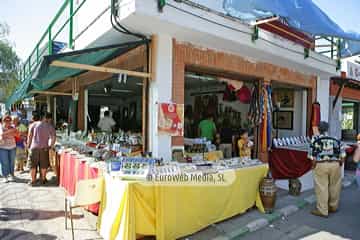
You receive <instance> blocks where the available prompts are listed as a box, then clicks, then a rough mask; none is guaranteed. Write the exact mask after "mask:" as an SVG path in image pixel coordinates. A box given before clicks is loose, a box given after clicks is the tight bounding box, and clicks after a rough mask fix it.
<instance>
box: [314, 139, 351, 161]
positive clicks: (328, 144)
mask: <svg viewBox="0 0 360 240" xmlns="http://www.w3.org/2000/svg"><path fill="white" fill-rule="evenodd" d="M345 157H346V152H345V148H344V146H342V145H341V142H340V141H338V140H337V139H335V138H331V137H328V136H326V135H319V136H314V137H313V138H312V140H311V144H310V150H309V153H308V158H309V159H311V160H313V161H317V162H321V161H339V160H341V159H343V158H345Z"/></svg>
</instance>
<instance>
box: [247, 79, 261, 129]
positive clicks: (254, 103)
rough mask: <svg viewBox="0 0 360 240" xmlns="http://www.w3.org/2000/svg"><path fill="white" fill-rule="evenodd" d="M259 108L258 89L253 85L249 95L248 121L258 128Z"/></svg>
mask: <svg viewBox="0 0 360 240" xmlns="http://www.w3.org/2000/svg"><path fill="white" fill-rule="evenodd" d="M260 106H261V105H260V97H259V87H258V85H257V84H254V87H253V88H252V93H251V99H250V107H249V112H248V120H249V121H250V122H251V123H253V124H254V125H255V126H258V125H259V123H260V116H261V115H260Z"/></svg>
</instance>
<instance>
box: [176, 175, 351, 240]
mask: <svg viewBox="0 0 360 240" xmlns="http://www.w3.org/2000/svg"><path fill="white" fill-rule="evenodd" d="M354 180H355V178H354V175H353V174H352V173H347V174H345V177H344V179H343V187H344V188H347V187H349V186H351V184H352V183H353V182H354ZM315 202H316V197H315V195H314V191H313V190H309V191H306V192H303V193H301V195H300V196H297V197H294V196H291V195H289V194H288V192H287V191H284V190H281V189H278V194H277V200H276V205H275V210H274V213H273V214H262V213H260V212H259V211H257V210H256V209H253V210H249V211H248V212H246V213H244V214H240V215H237V216H234V217H232V218H230V219H227V220H225V221H222V222H219V223H216V224H213V225H211V226H209V227H207V228H205V229H203V230H201V231H199V232H197V233H195V234H192V235H190V236H187V237H184V238H181V239H182V240H210V239H211V240H230V239H231V240H232V239H242V238H243V237H244V236H247V234H249V233H252V232H255V231H258V230H260V229H263V228H265V227H267V226H269V225H270V224H272V223H273V222H275V221H277V220H279V219H281V220H286V219H287V218H288V217H291V216H290V215H293V214H295V213H296V212H298V211H299V210H301V209H303V208H305V207H307V206H310V205H313V204H315Z"/></svg>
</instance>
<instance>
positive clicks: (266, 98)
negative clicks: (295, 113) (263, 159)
mask: <svg viewBox="0 0 360 240" xmlns="http://www.w3.org/2000/svg"><path fill="white" fill-rule="evenodd" d="M260 106H261V107H260V109H261V124H260V139H261V150H262V152H266V151H268V150H269V149H270V147H271V129H272V111H273V106H272V99H271V87H270V86H269V85H263V86H262V87H261V96H260Z"/></svg>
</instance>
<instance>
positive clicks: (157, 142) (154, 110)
mask: <svg viewBox="0 0 360 240" xmlns="http://www.w3.org/2000/svg"><path fill="white" fill-rule="evenodd" d="M172 52H173V40H172V37H170V36H168V35H156V36H154V37H153V39H152V53H151V54H152V71H153V73H154V78H153V79H152V80H151V81H150V89H149V148H150V151H151V152H152V153H153V156H154V157H161V158H163V159H164V160H165V161H170V160H171V136H170V135H164V134H161V135H159V134H158V131H157V126H158V103H159V102H170V101H171V99H172V71H173V57H172Z"/></svg>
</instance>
